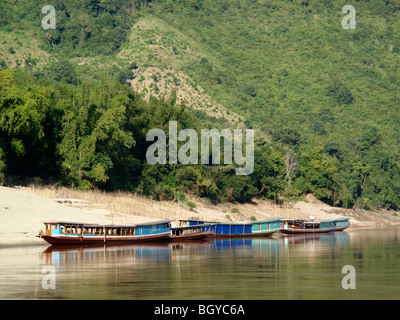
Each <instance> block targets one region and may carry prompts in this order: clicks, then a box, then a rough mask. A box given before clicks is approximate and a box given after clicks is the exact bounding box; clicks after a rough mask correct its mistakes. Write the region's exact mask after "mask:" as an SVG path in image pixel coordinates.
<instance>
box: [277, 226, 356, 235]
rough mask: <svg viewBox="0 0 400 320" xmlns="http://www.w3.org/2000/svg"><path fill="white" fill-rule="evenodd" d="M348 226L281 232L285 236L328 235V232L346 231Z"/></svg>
mask: <svg viewBox="0 0 400 320" xmlns="http://www.w3.org/2000/svg"><path fill="white" fill-rule="evenodd" d="M348 227H349V226H343V227H334V228H330V229H300V228H298V229H297V228H296V229H292V228H288V229H282V230H281V232H282V233H285V234H304V233H328V232H333V231H343V230H344V229H347V228H348Z"/></svg>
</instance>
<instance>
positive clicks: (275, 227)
mask: <svg viewBox="0 0 400 320" xmlns="http://www.w3.org/2000/svg"><path fill="white" fill-rule="evenodd" d="M281 219H282V218H272V219H265V220H259V221H249V222H232V223H228V222H215V221H212V222H210V221H202V220H191V219H188V220H179V225H180V226H182V227H183V226H201V229H202V230H204V231H211V232H212V237H260V236H269V235H272V234H273V233H275V232H277V231H280V230H281V229H282V227H281ZM203 225H204V226H203Z"/></svg>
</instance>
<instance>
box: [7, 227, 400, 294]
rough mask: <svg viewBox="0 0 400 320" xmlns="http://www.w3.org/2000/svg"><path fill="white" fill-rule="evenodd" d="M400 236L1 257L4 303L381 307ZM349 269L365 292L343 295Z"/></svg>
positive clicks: (25, 252)
mask: <svg viewBox="0 0 400 320" xmlns="http://www.w3.org/2000/svg"><path fill="white" fill-rule="evenodd" d="M399 232H400V229H397V230H396V231H386V232H383V233H382V232H375V231H374V232H369V231H368V230H367V231H364V232H361V231H349V232H335V233H328V234H314V235H312V234H306V235H279V234H278V235H274V236H273V237H270V238H258V239H248V238H244V239H216V240H211V241H197V242H182V243H175V242H172V243H168V242H165V243H150V244H140V245H127V246H115V247H113V246H100V247H80V246H75V247H74V246H66V247H61V246H51V247H47V248H43V247H35V248H12V249H8V250H5V249H3V250H0V265H1V266H2V269H1V270H0V298H1V299H48V298H51V299H168V300H169V299H302V298H306V299H313V298H316V299H324V298H328V299H340V298H350V299H361V298H367V299H371V298H372V299H373V298H374V297H375V296H376V294H377V293H379V294H380V295H382V294H383V292H384V293H385V295H384V296H385V298H386V299H387V298H393V297H397V298H398V297H399V296H398V294H399V289H398V288H399V280H398V279H397V278H395V277H394V275H395V274H397V271H398V270H399V269H400V259H399V258H400V256H399V250H398V249H397V241H398V239H400V237H399ZM383 234H384V235H383ZM348 264H350V265H354V267H355V268H356V270H357V272H358V274H357V281H358V282H357V286H358V288H361V290H354V291H352V292H350V291H346V290H343V288H342V287H341V280H342V277H343V275H342V274H341V269H342V267H343V266H344V265H348ZM44 266H52V267H54V270H55V275H56V289H55V290H45V289H43V286H42V281H43V278H44V277H45V276H46V275H45V274H43V273H42V270H43V267H44ZM371 275H373V277H371ZM369 287H374V290H373V291H371V290H370V291H368V290H362V289H365V288H369ZM378 297H380V296H378Z"/></svg>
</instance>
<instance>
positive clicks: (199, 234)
mask: <svg viewBox="0 0 400 320" xmlns="http://www.w3.org/2000/svg"><path fill="white" fill-rule="evenodd" d="M204 226H205V225H193V226H180V227H174V228H172V227H171V234H170V236H169V238H170V239H171V240H172V241H187V240H199V239H203V238H206V237H209V236H212V232H211V231H209V230H205V229H204Z"/></svg>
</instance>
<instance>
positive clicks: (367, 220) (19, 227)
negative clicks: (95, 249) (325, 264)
mask: <svg viewBox="0 0 400 320" xmlns="http://www.w3.org/2000/svg"><path fill="white" fill-rule="evenodd" d="M190 201H192V202H194V203H195V204H196V207H195V208H194V209H190V208H189V207H188V206H187V205H186V204H184V203H182V204H181V206H180V207H179V210H177V205H176V202H172V201H153V200H150V199H146V198H143V197H139V196H136V195H133V194H130V193H122V192H119V193H102V192H99V191H75V190H70V189H52V188H5V187H0V247H2V246H3V247H4V246H11V245H30V244H45V243H44V242H43V241H42V240H41V239H37V238H36V237H35V235H36V234H37V233H38V231H39V230H41V229H43V224H41V221H46V220H59V221H74V222H75V221H76V222H86V223H100V224H111V223H116V224H124V223H135V222H147V221H152V220H158V219H169V220H175V219H176V218H195V219H203V220H211V221H235V222H236V221H247V220H250V219H257V220H259V219H266V218H272V217H285V218H305V219H308V218H309V217H310V216H314V217H315V219H317V220H319V219H329V218H337V217H350V218H351V219H350V223H351V227H352V228H354V227H380V226H387V225H394V224H399V223H400V217H399V216H398V215H397V213H395V212H388V211H382V212H368V211H363V210H349V209H338V208H334V207H330V206H328V205H326V204H324V203H322V202H320V201H318V200H317V199H315V197H313V196H312V195H308V196H307V197H306V198H305V199H304V201H296V202H288V203H286V204H285V205H282V206H278V205H275V204H274V203H273V202H272V201H268V200H257V201H254V202H253V203H251V204H230V203H229V204H228V203H226V204H219V205H211V204H210V203H208V202H206V201H202V200H198V199H190Z"/></svg>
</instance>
